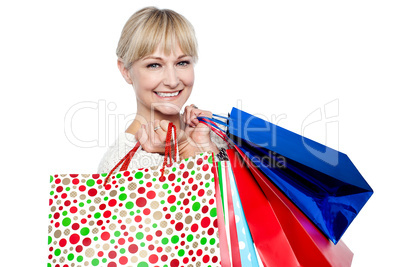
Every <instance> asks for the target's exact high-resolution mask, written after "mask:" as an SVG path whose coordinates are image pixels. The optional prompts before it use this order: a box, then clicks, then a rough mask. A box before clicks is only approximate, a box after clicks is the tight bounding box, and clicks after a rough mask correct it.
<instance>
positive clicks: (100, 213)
mask: <svg viewBox="0 0 402 267" xmlns="http://www.w3.org/2000/svg"><path fill="white" fill-rule="evenodd" d="M211 162H212V156H211V154H201V155H199V156H197V157H195V158H190V159H186V160H183V161H181V162H178V163H174V164H173V165H172V166H170V167H169V168H166V169H165V174H164V176H163V177H160V176H161V173H160V170H159V169H160V168H158V167H155V168H149V169H139V170H135V171H124V172H119V173H117V174H115V175H114V176H112V178H111V179H110V180H111V181H109V183H108V184H107V185H106V186H103V179H105V178H104V177H105V176H106V174H104V175H99V174H93V175H74V174H70V175H54V176H51V177H50V184H51V185H50V186H51V191H50V198H49V206H50V213H49V229H48V233H49V235H48V247H49V255H48V266H49V267H50V266H55V267H67V266H72V267H80V266H107V267H116V266H137V267H146V266H163V267H178V266H190V267H191V266H193V267H195V266H198V267H199V266H220V253H219V239H218V221H217V210H216V203H215V186H214V177H213V174H212V172H211V167H212V164H211Z"/></svg>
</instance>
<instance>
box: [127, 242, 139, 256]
mask: <svg viewBox="0 0 402 267" xmlns="http://www.w3.org/2000/svg"><path fill="white" fill-rule="evenodd" d="M128 251H129V252H130V253H132V254H134V253H136V252H137V251H138V246H137V245H135V244H131V245H130V246H129V247H128Z"/></svg>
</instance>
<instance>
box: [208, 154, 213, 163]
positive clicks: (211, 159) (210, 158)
mask: <svg viewBox="0 0 402 267" xmlns="http://www.w3.org/2000/svg"><path fill="white" fill-rule="evenodd" d="M208 162H209V163H211V164H212V163H213V162H214V160H213V158H212V156H209V158H208Z"/></svg>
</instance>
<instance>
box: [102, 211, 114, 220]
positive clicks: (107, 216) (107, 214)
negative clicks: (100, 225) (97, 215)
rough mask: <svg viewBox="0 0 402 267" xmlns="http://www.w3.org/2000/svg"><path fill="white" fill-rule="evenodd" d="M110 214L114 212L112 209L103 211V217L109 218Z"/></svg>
mask: <svg viewBox="0 0 402 267" xmlns="http://www.w3.org/2000/svg"><path fill="white" fill-rule="evenodd" d="M110 216H112V212H111V211H110V210H107V211H105V212H104V213H103V217H104V218H109V217H110Z"/></svg>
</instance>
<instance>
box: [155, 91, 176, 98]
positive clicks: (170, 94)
mask: <svg viewBox="0 0 402 267" xmlns="http://www.w3.org/2000/svg"><path fill="white" fill-rule="evenodd" d="M179 93H180V91H178V92H176V93H159V92H156V94H157V95H158V96H160V97H172V96H177V95H178V94H179Z"/></svg>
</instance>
